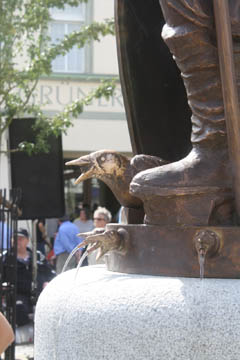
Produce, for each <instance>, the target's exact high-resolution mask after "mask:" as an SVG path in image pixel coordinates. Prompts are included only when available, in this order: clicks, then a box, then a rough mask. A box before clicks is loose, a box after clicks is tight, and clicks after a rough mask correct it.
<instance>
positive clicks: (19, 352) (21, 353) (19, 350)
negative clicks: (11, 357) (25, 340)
mask: <svg viewBox="0 0 240 360" xmlns="http://www.w3.org/2000/svg"><path fill="white" fill-rule="evenodd" d="M15 359H16V360H30V359H31V360H32V359H33V344H26V345H16V347H15Z"/></svg>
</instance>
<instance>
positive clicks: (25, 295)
mask: <svg viewBox="0 0 240 360" xmlns="http://www.w3.org/2000/svg"><path fill="white" fill-rule="evenodd" d="M28 242H29V234H28V232H27V230H25V229H20V230H19V231H18V232H17V289H16V324H17V325H18V326H22V325H25V324H27V323H28V322H30V318H29V314H31V313H33V305H34V303H35V302H36V300H37V298H38V296H39V295H40V293H41V291H42V289H43V288H44V287H45V286H46V285H47V283H48V282H49V281H50V280H52V279H53V278H54V277H55V275H56V273H55V272H54V271H53V269H52V268H51V266H50V265H49V264H48V263H47V261H46V259H45V256H44V255H43V254H42V253H41V252H40V251H37V288H36V293H35V294H33V285H32V284H33V276H32V274H33V256H32V255H33V254H32V251H31V250H30V249H29V248H28ZM4 273H5V275H4V276H5V277H6V268H5V271H4Z"/></svg>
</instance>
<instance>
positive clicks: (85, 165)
mask: <svg viewBox="0 0 240 360" xmlns="http://www.w3.org/2000/svg"><path fill="white" fill-rule="evenodd" d="M66 165H75V166H79V167H80V169H81V175H80V176H79V177H78V178H77V179H76V181H75V184H79V183H80V182H81V181H84V180H87V179H89V178H91V177H92V176H94V166H93V162H92V160H91V158H90V156H89V155H85V156H81V157H80V158H78V159H75V160H71V161H68V162H66Z"/></svg>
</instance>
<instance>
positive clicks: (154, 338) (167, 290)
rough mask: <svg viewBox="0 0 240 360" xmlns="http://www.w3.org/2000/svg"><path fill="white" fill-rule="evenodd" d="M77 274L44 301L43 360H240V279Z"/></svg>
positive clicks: (39, 325)
mask: <svg viewBox="0 0 240 360" xmlns="http://www.w3.org/2000/svg"><path fill="white" fill-rule="evenodd" d="M75 274H76V270H71V271H68V272H66V273H64V274H62V275H59V276H58V277H57V278H55V279H54V280H53V281H52V282H51V283H50V284H49V285H48V286H47V287H46V288H45V290H44V291H43V292H42V294H41V295H40V298H39V301H38V303H37V308H36V319H35V357H34V358H35V360H55V359H56V360H68V359H69V360H80V359H84V360H102V359H104V360H128V359H129V360H130V359H131V360H161V359H163V360H176V359H178V360H194V359H196V360H216V359H218V360H221V359H224V360H237V359H239V354H240V341H239V336H240V300H239V299H240V282H239V280H230V279H225V280H221V279H203V280H200V279H198V278H176V277H175V278H170V277H160V276H144V275H132V274H131V275H130V274H121V273H113V272H109V271H108V270H107V269H106V268H105V266H104V265H96V266H89V267H84V268H81V269H80V271H79V273H78V276H77V278H76V279H75Z"/></svg>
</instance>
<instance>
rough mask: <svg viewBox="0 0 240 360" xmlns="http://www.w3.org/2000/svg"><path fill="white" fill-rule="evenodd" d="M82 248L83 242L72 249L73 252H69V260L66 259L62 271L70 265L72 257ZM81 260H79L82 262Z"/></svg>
mask: <svg viewBox="0 0 240 360" xmlns="http://www.w3.org/2000/svg"><path fill="white" fill-rule="evenodd" d="M80 248H81V244H78V245H77V246H76V247H75V248H74V249H73V250H72V251H71V253H70V254H69V256H68V258H67V260H66V262H65V264H64V267H63V269H62V273H63V272H64V271H65V270H66V268H67V266H68V264H69V262H70V260H71V258H72V257H73V256H74V255H75V254H76V252H77V251H78V250H79V249H80ZM86 253H87V251H86ZM81 259H82V257H81ZM81 259H80V261H81ZM80 261H79V262H80Z"/></svg>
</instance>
